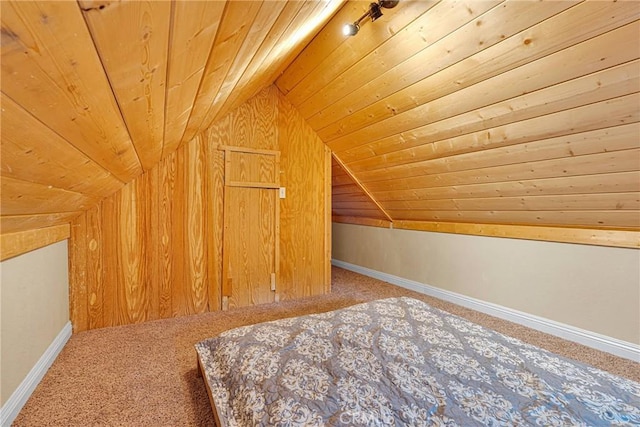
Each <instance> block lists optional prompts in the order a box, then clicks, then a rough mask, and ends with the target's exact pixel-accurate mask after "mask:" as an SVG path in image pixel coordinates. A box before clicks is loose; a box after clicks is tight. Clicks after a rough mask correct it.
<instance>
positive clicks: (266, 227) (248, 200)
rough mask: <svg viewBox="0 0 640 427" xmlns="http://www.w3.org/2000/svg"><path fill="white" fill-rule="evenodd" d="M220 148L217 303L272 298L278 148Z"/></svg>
mask: <svg viewBox="0 0 640 427" xmlns="http://www.w3.org/2000/svg"><path fill="white" fill-rule="evenodd" d="M223 148H224V149H225V190H224V232H223V248H222V262H223V266H222V293H221V294H222V308H223V310H226V309H228V308H232V307H243V306H247V305H255V304H263V303H268V302H273V301H274V300H276V294H275V286H276V281H277V276H278V251H279V244H278V234H279V233H278V232H279V194H278V188H279V187H278V181H279V180H278V176H279V169H278V168H279V152H277V151H270V150H252V149H245V148H240V147H223Z"/></svg>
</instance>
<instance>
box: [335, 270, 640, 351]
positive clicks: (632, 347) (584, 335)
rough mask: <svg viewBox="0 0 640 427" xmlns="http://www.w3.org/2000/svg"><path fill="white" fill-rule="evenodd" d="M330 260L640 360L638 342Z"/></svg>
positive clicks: (505, 318)
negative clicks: (630, 341)
mask: <svg viewBox="0 0 640 427" xmlns="http://www.w3.org/2000/svg"><path fill="white" fill-rule="evenodd" d="M331 263H332V264H333V265H335V266H337V267H341V268H344V269H346V270H350V271H354V272H356V273H360V274H363V275H365V276H369V277H373V278H374V279H379V280H382V281H385V282H388V283H391V284H394V285H397V286H401V287H403V288H406V289H410V290H412V291H416V292H420V293H422V294H425V295H429V296H432V297H435V298H438V299H441V300H444V301H448V302H452V303H454V304H457V305H460V306H463V307H466V308H470V309H472V310H476V311H479V312H481V313H486V314H489V315H491V316H494V317H498V318H500V319H504V320H509V321H511V322H513V323H517V324H519V325H523V326H527V327H529V328H531V329H536V330H538V331H541V332H545V333H548V334H551V335H555V336H557V337H560V338H564V339H566V340H568V341H573V342H577V343H579V344H583V345H586V346H588V347H591V348H595V349H597V350H602V351H606V352H607V353H611V354H614V355H616V356H620V357H624V358H625V359H630V360H633V361H634V362H640V346H639V345H637V344H633V343H629V342H626V341H622V340H619V339H616V338H612V337H608V336H606V335H601V334H598V333H596V332H591V331H587V330H584V329H580V328H576V327H575V326H570V325H566V324H564V323H560V322H556V321H554V320H549V319H545V318H543V317H539V316H535V315H532V314H528V313H524V312H522V311H518V310H513V309H511V308H508V307H503V306H501V305H498V304H493V303H490V302H485V301H482V300H478V299H475V298H471V297H468V296H465V295H462V294H458V293H455V292H451V291H446V290H444V289H440V288H436V287H434V286H430V285H427V284H424V283H420V282H416V281H413V280H409V279H405V278H402V277H398V276H394V275H392V274H388V273H383V272H381V271H377V270H372V269H370V268H367V267H361V266H359V265H355V264H350V263H348V262H344V261H340V260H337V259H332V260H331Z"/></svg>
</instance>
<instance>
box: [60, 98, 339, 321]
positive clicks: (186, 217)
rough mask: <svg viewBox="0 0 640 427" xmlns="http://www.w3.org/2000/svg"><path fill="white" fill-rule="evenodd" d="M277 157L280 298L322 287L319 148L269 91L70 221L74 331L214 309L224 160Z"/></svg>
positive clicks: (324, 242) (322, 167)
mask: <svg viewBox="0 0 640 427" xmlns="http://www.w3.org/2000/svg"><path fill="white" fill-rule="evenodd" d="M221 145H227V146H229V145H232V146H241V147H247V148H253V149H269V150H279V151H281V153H282V154H283V156H286V161H284V162H283V161H281V168H280V171H279V172H280V179H281V180H282V184H281V185H283V186H286V187H287V198H286V199H284V200H281V199H278V200H277V201H278V202H279V203H280V218H281V223H282V224H284V226H283V227H282V232H281V234H280V241H279V242H277V243H278V245H279V246H280V247H281V248H283V249H282V251H281V253H280V262H279V266H280V269H281V271H283V273H281V275H280V277H278V278H277V287H278V288H277V289H278V292H282V298H297V297H301V296H306V295H315V294H321V293H324V292H325V291H326V290H327V288H328V283H329V281H330V277H329V273H328V272H329V270H328V268H327V265H328V264H329V261H330V260H329V258H328V256H329V255H328V254H329V252H328V251H327V248H328V246H329V245H330V240H329V237H330V236H328V235H327V233H326V230H327V229H328V224H329V223H330V217H329V215H328V212H327V209H326V208H325V206H326V198H327V194H326V191H327V189H328V188H329V187H328V185H327V184H328V182H329V181H328V180H329V179H330V177H329V176H328V173H327V171H329V170H330V169H329V167H328V166H327V165H326V164H325V163H326V161H327V159H328V157H327V153H326V150H327V149H326V147H325V146H324V145H323V144H322V142H321V141H320V140H319V139H318V138H317V137H316V136H315V133H314V132H313V131H312V130H311V129H310V128H308V127H307V126H306V124H305V123H304V120H303V119H302V118H301V116H299V114H298V113H297V111H295V109H293V108H292V107H291V106H290V105H289V104H288V103H287V102H286V101H284V100H282V99H280V95H279V93H278V90H277V89H275V88H274V87H269V88H267V89H265V90H263V91H262V92H261V93H260V94H258V95H257V96H256V97H254V98H252V99H251V100H250V101H248V102H247V103H246V104H243V105H242V106H241V107H240V108H238V109H237V110H234V111H233V112H232V113H230V114H229V115H227V116H225V117H224V118H223V119H221V120H219V121H217V122H216V123H214V125H213V126H211V128H209V129H208V130H207V131H205V132H203V133H201V134H199V135H198V136H197V137H196V138H194V139H193V140H192V141H190V142H189V143H187V144H184V145H183V146H182V147H180V148H179V149H178V150H177V151H176V152H174V153H173V154H171V155H169V156H167V157H166V158H165V159H163V160H162V161H161V162H160V163H159V164H158V166H156V167H155V168H153V169H151V170H149V171H147V172H145V173H144V174H143V175H141V176H140V177H139V178H137V179H136V180H134V181H133V182H131V183H130V184H128V185H126V186H125V187H123V189H122V190H120V191H118V192H117V193H115V194H113V195H112V196H110V197H107V198H106V199H104V200H102V202H100V203H99V205H98V206H97V207H96V208H94V209H91V210H89V211H86V212H84V213H83V214H82V215H80V216H79V217H78V218H76V219H75V220H74V221H73V223H72V232H71V241H72V243H71V247H72V250H70V265H71V274H70V282H71V283H70V289H71V296H70V298H71V299H72V301H71V317H72V322H73V325H74V330H75V331H81V330H86V329H93V328H99V327H104V326H112V325H121V324H127V323H137V322H143V321H147V320H152V319H157V318H166V317H172V316H180V315H189V314H195V313H202V312H206V311H211V310H219V309H220V302H221V294H220V287H221V286H220V285H221V277H222V276H221V275H222V255H223V253H222V230H223V218H224V212H223V195H224V186H223V183H224V152H223V151H222V150H219V149H218V147H219V146H221Z"/></svg>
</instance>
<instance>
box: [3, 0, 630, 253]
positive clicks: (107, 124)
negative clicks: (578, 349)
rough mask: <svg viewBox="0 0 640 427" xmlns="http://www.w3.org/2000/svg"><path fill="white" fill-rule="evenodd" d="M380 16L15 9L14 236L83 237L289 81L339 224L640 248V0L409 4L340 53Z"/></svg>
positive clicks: (358, 10) (269, 6)
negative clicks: (96, 219)
mask: <svg viewBox="0 0 640 427" xmlns="http://www.w3.org/2000/svg"><path fill="white" fill-rule="evenodd" d="M368 4H369V1H349V2H347V3H345V4H344V6H343V4H342V2H341V1H338V0H330V1H316V0H309V1H289V2H284V1H264V2H260V1H256V2H251V1H227V2H224V1H173V2H161V1H159V2H155V1H154V2H110V1H84V0H82V1H79V2H73V1H69V2H63V1H60V2H45V1H42V2H20V1H3V2H1V7H2V18H1V19H2V58H1V59H2V158H1V163H2V164H1V166H2V168H1V173H2V197H1V202H2V205H1V210H2V217H1V220H2V222H1V224H2V231H3V232H7V231H14V230H22V229H30V228H37V227H43V226H46V225H51V224H56V223H61V222H67V221H68V220H69V219H70V218H72V217H74V216H75V215H77V214H78V213H79V212H80V211H82V210H83V209H85V208H87V207H90V206H92V205H93V204H95V202H96V201H97V200H100V199H101V198H102V197H104V196H106V195H108V194H111V193H113V192H114V191H116V190H118V189H119V188H121V187H122V185H123V184H124V183H126V182H129V181H130V180H131V179H133V178H134V177H136V176H138V175H139V174H141V173H142V172H143V171H145V170H148V169H149V168H151V167H152V166H153V165H155V164H156V163H157V162H158V160H159V159H161V158H163V157H164V156H166V155H167V154H169V153H171V152H172V151H173V150H175V149H176V148H177V147H178V146H179V145H180V144H184V143H185V142H186V141H189V140H190V139H191V138H192V137H193V136H194V135H196V134H197V133H198V132H200V131H202V130H203V129H205V128H207V127H208V126H209V125H210V124H211V123H212V122H213V121H214V120H216V119H217V118H220V117H222V115H224V114H225V113H227V112H229V111H230V110H231V109H233V108H235V107H236V106H238V105H240V104H241V103H243V102H244V101H245V100H247V99H248V98H250V97H251V96H252V95H254V94H255V93H257V92H258V91H259V90H260V89H261V88H263V87H265V86H267V85H269V84H272V83H273V82H274V81H275V84H276V86H277V87H278V88H279V89H280V91H281V92H282V93H283V94H285V96H286V98H287V99H288V100H289V101H290V102H291V103H292V104H293V105H294V106H295V107H297V108H298V110H299V111H300V112H301V114H302V115H303V117H305V119H306V120H307V122H308V123H309V124H310V126H311V127H312V128H313V129H314V130H315V131H316V132H317V134H318V135H319V136H320V137H321V139H322V140H323V141H324V142H325V143H326V144H327V145H328V146H329V147H330V148H331V150H332V151H333V153H334V158H335V162H334V168H333V171H334V182H333V183H334V186H333V188H334V202H335V203H334V214H335V218H336V219H337V220H340V219H345V218H348V219H349V220H350V221H352V220H353V219H354V218H359V219H360V220H361V222H363V221H364V222H363V223H367V222H368V223H372V222H371V221H373V223H377V224H390V223H393V225H394V226H406V227H408V228H411V227H413V228H420V227H422V226H421V225H420V224H422V223H437V224H453V223H455V224H460V223H462V224H512V225H526V226H532V225H533V226H552V227H577V228H582V229H591V230H595V229H598V230H633V232H634V237H633V238H632V239H635V240H634V242H635V243H633V242H632V244H631V246H638V245H640V239H638V237H637V236H638V233H637V231H638V230H640V197H639V195H640V138H638V135H639V134H640V124H639V120H640V117H639V116H640V112H639V108H638V105H640V95H639V92H640V40H639V38H638V34H639V33H640V23H639V19H640V2H637V1H630V2H614V1H578V0H576V1H550V2H539V1H520V0H507V1H500V0H466V1H465V0H442V1H437V0H431V1H423V0H420V1H417V0H416V1H412V0H402V1H401V2H400V3H399V5H398V6H397V7H395V8H394V9H390V10H387V9H385V10H383V12H384V15H383V16H382V17H381V18H380V19H378V20H377V21H376V22H370V21H368V20H365V21H364V22H363V23H362V25H361V29H360V32H359V33H358V34H357V35H356V36H355V37H345V36H343V35H342V33H341V27H342V25H343V24H344V23H346V22H353V21H354V20H355V19H357V18H358V17H359V16H360V15H362V13H363V12H364V11H365V10H366V9H367V7H368ZM327 22H328V23H327ZM325 23H326V25H324V24H325ZM323 26H324V27H323ZM314 36H315V38H313V37H314ZM312 38H313V40H312V41H311V39H312ZM309 41H311V43H309ZM305 46H306V47H305ZM303 48H304V50H303ZM355 222H357V221H355ZM627 244H628V241H627Z"/></svg>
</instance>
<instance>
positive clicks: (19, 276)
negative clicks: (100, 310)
mask: <svg viewBox="0 0 640 427" xmlns="http://www.w3.org/2000/svg"><path fill="white" fill-rule="evenodd" d="M0 277H1V281H0V300H1V301H0V370H1V372H2V375H1V377H2V378H1V379H0V391H1V393H0V403H1V405H2V406H4V404H5V403H6V402H7V400H8V399H9V397H11V395H12V394H13V392H14V391H15V390H16V388H17V387H18V386H19V385H20V383H21V382H22V381H23V380H24V379H25V377H26V376H27V374H29V372H30V371H31V369H32V368H33V367H34V366H35V365H36V363H37V362H38V361H39V360H40V358H41V357H42V356H43V354H44V353H45V351H46V350H47V348H48V347H49V345H50V344H51V343H52V342H53V341H54V339H55V338H56V337H57V336H58V334H59V333H60V332H61V330H62V329H63V328H64V327H65V326H66V325H67V323H68V321H69V274H68V257H67V241H66V240H64V241H61V242H58V243H55V244H53V245H49V246H46V247H44V248H40V249H37V250H34V251H31V252H28V253H26V254H23V255H20V256H17V257H15V258H11V259H8V260H6V261H3V262H2V263H0Z"/></svg>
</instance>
